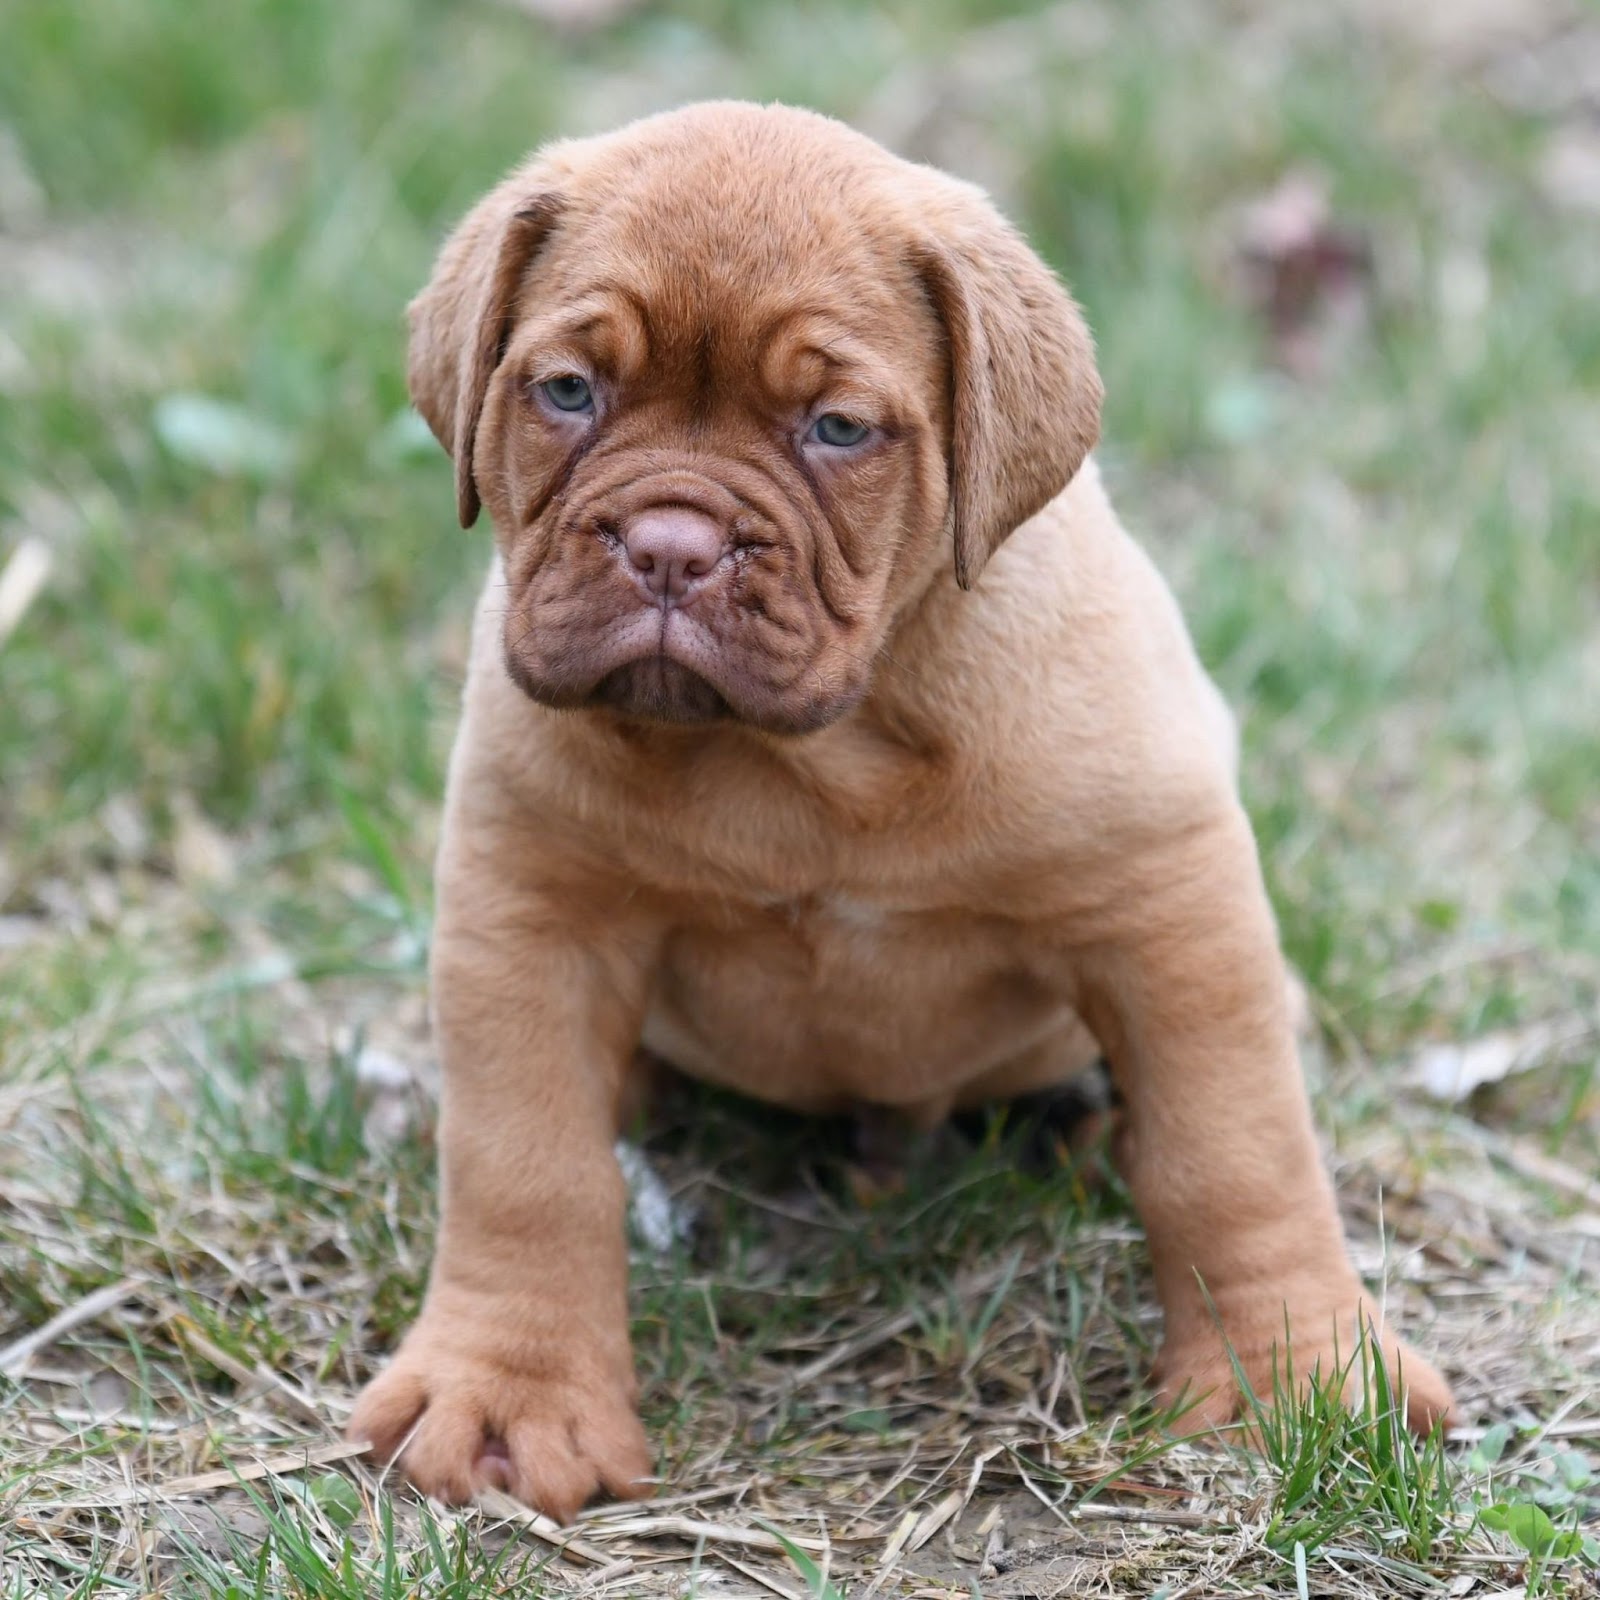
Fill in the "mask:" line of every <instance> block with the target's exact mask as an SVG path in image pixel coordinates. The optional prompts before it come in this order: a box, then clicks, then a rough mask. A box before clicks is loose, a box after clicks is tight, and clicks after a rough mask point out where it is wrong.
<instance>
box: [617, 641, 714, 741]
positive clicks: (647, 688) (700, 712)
mask: <svg viewBox="0 0 1600 1600" xmlns="http://www.w3.org/2000/svg"><path fill="white" fill-rule="evenodd" d="M587 703H588V704H589V705H592V706H604V707H605V708H606V709H607V710H610V711H616V712H620V713H621V714H622V715H623V716H625V717H641V718H644V719H646V720H648V721H651V722H675V723H680V724H693V723H698V722H719V721H721V720H722V719H723V718H725V717H732V716H733V710H732V708H731V707H730V706H729V704H728V702H727V701H726V700H724V699H723V698H722V696H721V695H720V694H719V693H718V692H717V691H716V689H714V688H713V687H712V686H711V684H709V683H707V682H706V680H705V679H704V678H702V677H701V676H700V674H699V673H698V672H694V671H692V670H691V669H690V668H688V667H686V666H684V665H683V663H682V662H680V661H673V660H671V659H670V658H669V657H667V656H664V655H658V656H646V657H644V658H643V659H642V660H639V661H630V662H628V663H626V664H625V665H624V666H620V667H613V668H612V669H611V671H610V672H608V673H607V674H606V675H605V676H604V677H603V678H602V679H601V680H600V681H599V683H597V684H596V685H595V687H594V690H593V692H592V693H591V694H590V695H589V697H588V702H587Z"/></svg>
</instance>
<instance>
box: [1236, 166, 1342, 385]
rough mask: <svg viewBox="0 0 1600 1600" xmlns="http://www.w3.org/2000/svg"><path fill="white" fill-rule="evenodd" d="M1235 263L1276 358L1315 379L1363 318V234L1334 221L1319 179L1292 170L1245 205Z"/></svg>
mask: <svg viewBox="0 0 1600 1600" xmlns="http://www.w3.org/2000/svg"><path fill="white" fill-rule="evenodd" d="M1238 263H1239V275H1240V280H1241V283H1242V286H1243V290H1244V294H1245V296H1246V298H1247V299H1248V300H1249V301H1250V303H1251V304H1252V305H1253V306H1255V307H1256V309H1257V310H1258V311H1259V312H1260V313H1261V315H1262V316H1263V317H1264V318H1265V319H1266V322H1267V325H1268V328H1269V330H1270V332H1271V336H1272V347H1273V353H1274V355H1275V356H1276V358H1277V360H1278V361H1279V362H1280V363H1281V364H1282V365H1283V366H1284V367H1285V368H1287V369H1288V371H1290V372H1291V373H1293V374H1294V375H1295V376H1296V377H1299V378H1313V377H1315V376H1317V375H1318V374H1319V373H1320V372H1321V371H1322V370H1323V369H1324V368H1325V367H1326V365H1327V363H1328V360H1329V358H1330V357H1331V356H1332V355H1333V354H1334V350H1335V347H1336V345H1338V344H1342V343H1343V342H1345V341H1346V340H1347V339H1348V338H1349V337H1350V335H1351V334H1352V333H1354V332H1356V331H1358V330H1359V329H1360V328H1361V327H1362V326H1363V325H1364V324H1365V322H1366V320H1367V315H1368V311H1369V308H1370V302H1371V297H1372V283H1373V257H1372V247H1371V244H1370V242H1369V241H1368V239H1367V237H1366V235H1365V234H1364V233H1363V232H1362V231H1361V230H1359V229H1358V228H1355V227H1353V226H1351V225H1349V224H1348V223H1344V222H1340V221H1338V220H1336V219H1335V218H1334V216H1333V213H1332V208H1331V205H1330V202H1329V197H1328V186H1327V183H1326V181H1325V180H1324V179H1323V178H1322V177H1321V176H1320V175H1319V174H1316V173H1309V172H1290V173H1288V174H1287V175H1286V176H1285V177H1284V178H1283V179H1282V181H1281V182H1279V184H1278V185H1277V186H1276V188H1274V189H1272V190H1270V191H1269V192H1268V193H1266V194H1264V195H1262V196H1261V197H1260V198H1259V199H1256V200H1254V201H1252V202H1251V203H1250V204H1249V205H1248V206H1246V207H1245V209H1244V211H1243V213H1242V214H1241V216H1240V219H1239V243H1238Z"/></svg>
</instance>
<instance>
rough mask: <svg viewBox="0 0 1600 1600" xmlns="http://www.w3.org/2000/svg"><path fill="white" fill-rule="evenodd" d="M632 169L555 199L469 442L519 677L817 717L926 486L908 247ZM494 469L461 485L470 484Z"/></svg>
mask: <svg viewBox="0 0 1600 1600" xmlns="http://www.w3.org/2000/svg"><path fill="white" fill-rule="evenodd" d="M677 187H678V186H675V185H672V184H668V183H665V182H662V181H659V175H658V174H656V173H654V172H648V171H647V172H646V173H645V174H643V175H641V176H640V177H639V178H638V179H637V180H636V181H635V182H634V184H633V185H632V187H631V190H630V192H628V193H626V194H624V195H621V196H618V195H616V194H614V193H613V194H611V195H609V196H608V197H607V203H606V205H605V208H604V211H603V212H602V214H600V215H596V216H592V217H587V218H585V217H583V216H581V215H575V214H574V213H575V211H576V207H575V206H574V205H572V204H571V203H569V205H568V207H567V208H566V210H565V213H564V215H563V216H562V217H561V218H559V219H558V220H557V221H556V222H555V223H554V225H553V227H552V229H551V231H550V234H549V236H548V237H547V238H546V240H545V241H544V243H543V245H542V247H541V249H540V250H539V252H538V254H537V257H536V259H535V260H534V262H533V263H532V264H531V266H530V268H529V273H528V278H527V286H526V288H525V290H524V292H523V293H524V300H525V302H526V304H527V305H528V306H529V311H528V312H527V313H526V314H525V315H523V316H522V318H521V319H520V320H519V322H518V323H517V325H516V327H515V329H514V331H513V333H512V335H511V337H510V339H509V340H508V341H507V345H506V350H505V354H504V356H503V358H502V360H501V363H500V366H499V368H498V369H497V371H496V374H495V377H494V379H493V382H492V386H491V390H490V394H489V396H488V398H487V401H486V404H485V410H484V417H483V422H482V425H481V428H480V435H479V442H478V445H477V455H476V461H477V471H478V477H479V481H480V483H483V484H485V485H486V486H487V485H491V484H492V485H494V489H493V491H492V492H493V499H492V500H491V501H490V503H491V506H492V508H493V509H494V512H495V522H496V526H497V528H498V529H499V531H500V538H501V543H502V550H503V554H504V559H505V569H506V574H507V578H508V587H509V595H510V605H509V609H508V612H507V616H506V622H505V650H506V663H507V666H508V668H509V670H510V672H511V674H512V676H513V678H514V679H515V681H516V682H517V683H518V684H519V685H521V687H522V688H523V689H524V690H525V691H526V692H527V693H528V694H529V695H531V696H532V697H533V698H535V699H536V700H540V701H543V702H545V703H546V704H549V705H555V706H594V705H598V706H606V707H610V708H611V709H613V710H615V711H618V712H622V713H624V714H627V715H632V716H641V717H649V718H655V719H662V720H668V721H674V722H697V721H704V720H711V719H715V718H723V717H734V718H737V719H739V720H741V721H744V722H748V723H752V724H755V725H757V726H760V727H763V728H767V729H771V730H774V731H781V732H803V731H806V730H809V729H813V728H817V727H821V726H822V725H824V724H826V723H828V722H830V721H832V720H833V719H835V718H836V717H838V716H839V715H840V714H842V713H843V712H844V711H846V710H847V709H849V708H850V707H851V706H853V705H854V704H856V703H857V702H858V701H859V700H860V699H861V697H862V695H863V694H864V693H865V691H866V689H867V686H868V682H869V678H870V675H871V671H872V664H873V660H874V657H875V656H876V654H877V652H878V650H879V647H880V645H881V644H882V641H883V637H884V633H885V630H886V627H887V624H888V620H889V614H890V613H891V611H892V609H893V601H894V597H895V595H896V593H897V592H898V591H899V590H901V589H903V588H904V586H905V584H906V583H907V582H908V581H910V580H911V579H912V578H913V577H914V575H915V572H916V570H918V569H920V568H922V567H924V566H925V565H926V563H925V561H924V557H926V556H927V555H928V554H929V552H930V551H931V550H932V548H933V546H934V545H935V543H936V542H937V539H938V536H939V533H940V530H941V528H942V525H943V523H944V520H945V516H946V512H947V504H948V497H947V489H946V483H947V468H946V463H945V457H944V447H943V444H942V430H943V428H944V426H945V422H944V415H943V412H944V407H943V403H942V400H941V392H942V373H941V361H940V352H939V335H938V324H937V321H936V318H935V316H934V313H933V311H932V308H931V307H930V306H929V304H928V303H927V300H926V298H925V297H922V296H921V295H920V294H919V291H918V288H917V284H916V281H915V278H914V275H913V273H912V271H911V268H910V266H909V264H908V263H906V262H904V261H902V262H899V263H896V262H894V261H892V260H885V259H881V258H880V256H879V253H878V252H877V250H875V249H874V247H873V246H872V245H871V244H869V243H866V242H863V241H861V240H859V239H855V240H852V239H849V238H848V237H846V236H844V235H843V234H842V233H841V234H840V236H838V237H837V238H836V239H835V240H834V247H833V248H832V249H831V250H830V251H829V253H828V260H827V261H826V263H825V264H824V265H822V266H819V264H818V263H817V261H816V238H815V234H814V233H812V234H811V236H810V237H808V236H807V229H806V228H805V227H804V222H805V217H804V213H803V212H800V211H798V210H797V209H796V208H795V207H793V206H792V205H787V204H784V203H781V196H779V195H776V194H774V195H769V196H766V197H764V198H766V199H767V200H768V201H769V204H768V205H767V206H766V207H764V208H763V211H762V214H761V215H760V216H759V217H758V218H757V221H758V222H759V226H757V227H755V228H752V227H751V208H750V206H749V205H748V203H747V204H746V205H745V207H744V208H743V210H742V211H741V212H739V213H734V212H731V211H730V210H729V209H727V208H726V207H725V206H724V205H722V204H720V203H719V202H717V201H716V200H715V198H714V197H706V198H707V200H708V201H709V203H705V204H702V206H701V207H699V208H698V210H697V211H696V212H695V214H694V215H692V216H690V217H687V218H686V217H685V215H684V206H683V203H682V194H681V190H680V191H679V192H678V193H674V189H675V188H677ZM490 493H491V491H490V490H489V489H488V488H487V487H486V488H485V495H486V498H487V497H488V496H489V494H490Z"/></svg>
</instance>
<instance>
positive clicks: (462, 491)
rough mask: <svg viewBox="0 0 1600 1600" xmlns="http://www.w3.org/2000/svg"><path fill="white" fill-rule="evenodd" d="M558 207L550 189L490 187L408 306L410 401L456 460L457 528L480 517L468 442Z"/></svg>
mask: <svg viewBox="0 0 1600 1600" xmlns="http://www.w3.org/2000/svg"><path fill="white" fill-rule="evenodd" d="M560 211H561V200H560V196H558V195H554V194H540V195H535V196H533V197H532V198H529V197H528V196H527V195H526V193H523V194H521V195H517V196H512V195H509V194H506V193H504V192H502V190H501V189H497V190H495V191H494V192H493V193H492V194H490V195H489V196H488V197H487V198H486V199H485V200H483V201H482V202H481V203H480V204H479V205H478V206H477V207H476V208H475V209H474V210H472V211H471V212H469V213H468V214H467V217H466V219H465V220H464V221H463V222H462V223H461V225H460V227H458V228H457V229H456V231H455V232H454V233H453V234H451V236H450V238H449V240H448V241H447V242H446V244H445V247H444V249H443V250H442V251H440V253H439V260H438V264H437V265H436V266H435V267H434V272H433V278H432V280H431V281H430V282H429V284H428V287H427V288H426V289H424V290H423V291H422V293H421V294H419V295H418V296H417V298H416V299H415V300H413V301H412V302H411V307H410V311H409V316H410V318H411V350H410V357H409V360H408V363H407V380H408V383H409V386H410V389H411V399H412V401H413V403H414V404H415V405H416V408H417V410H418V411H420V412H421V413H422V415H423V418H424V419H425V420H426V422H427V424H428V426H429V427H430V428H432V429H433V433H434V437H435V438H436V439H438V441H439V443H440V444H442V445H443V446H444V447H445V449H446V450H448V451H449V452H450V454H451V455H452V456H454V458H455V464H456V511H457V513H458V514H459V515H460V518H461V526H462V527H463V528H470V527H471V526H472V524H473V523H474V522H476V521H477V520H478V507H479V499H478V485H477V482H476V481H475V479H474V478H473V475H472V447H473V444H474V442H475V441H476V438H477V433H478V419H479V417H481V416H482V415H483V397H484V394H485V393H486V392H487V390H488V387H489V379H490V378H492V377H493V376H494V370H495V368H496V367H498V366H499V365H500V360H501V357H503V356H504V355H505V350H506V341H507V339H509V338H510V336H511V329H512V324H513V322H514V320H515V316H516V301H517V291H518V289H519V288H520V287H521V285H522V278H523V274H524V273H525V272H526V270H527V267H528V263H529V262H530V261H532V260H533V257H534V253H535V252H536V251H537V250H538V248H539V246H540V244H541V243H542V241H543V240H544V238H545V236H546V234H548V233H549V231H550V228H551V226H552V225H553V224H554V222H555V220H556V218H557V216H559V215H560Z"/></svg>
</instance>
